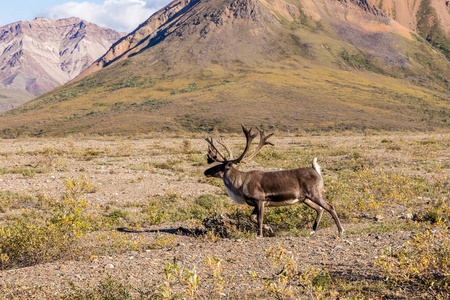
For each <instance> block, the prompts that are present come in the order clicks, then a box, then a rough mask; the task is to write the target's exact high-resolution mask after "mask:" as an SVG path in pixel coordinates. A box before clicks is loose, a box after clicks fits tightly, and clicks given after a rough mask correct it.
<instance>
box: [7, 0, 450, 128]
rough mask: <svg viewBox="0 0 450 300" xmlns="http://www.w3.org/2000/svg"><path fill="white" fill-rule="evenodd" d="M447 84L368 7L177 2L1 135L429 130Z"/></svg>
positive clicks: (439, 123)
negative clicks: (242, 127)
mask: <svg viewBox="0 0 450 300" xmlns="http://www.w3.org/2000/svg"><path fill="white" fill-rule="evenodd" d="M423 1H424V0H423ZM449 78H450V63H449V61H448V59H447V58H446V56H445V55H444V54H443V53H442V52H439V51H437V49H436V48H435V47H433V45H432V44H430V42H428V41H427V40H426V39H424V38H423V37H421V36H420V34H419V33H418V32H416V31H414V30H411V29H409V28H407V27H405V26H402V25H401V24H399V23H398V22H396V21H395V20H394V19H392V18H391V17H389V16H388V14H387V13H386V12H384V11H383V10H382V9H380V8H379V7H377V6H376V5H374V4H371V3H370V2H368V0H320V1H319V0H176V1H173V2H172V3H170V4H169V5H168V6H166V7H164V8H163V9H161V10H160V11H158V12H157V13H155V14H154V15H152V16H151V17H150V18H149V19H148V20H147V21H145V22H144V23H142V24H141V25H140V26H139V27H138V28H137V29H136V30H135V31H133V32H132V33H130V34H129V35H127V36H125V37H123V38H122V39H120V40H119V41H117V42H116V43H115V44H114V45H113V46H112V47H111V48H110V49H109V51H107V52H106V54H105V55H103V56H102V57H101V58H99V59H98V60H97V61H96V62H94V63H93V64H92V65H91V66H90V67H89V68H88V69H86V70H85V71H83V72H82V73H81V74H80V75H79V76H77V78H75V79H74V80H72V81H71V82H70V83H69V84H66V85H64V86H62V87H60V88H57V89H55V90H54V91H52V92H50V93H48V94H46V95H43V96H41V97H39V98H37V99H35V100H33V101H31V102H29V103H27V104H25V105H23V106H21V107H19V108H17V109H15V110H13V111H10V112H8V113H6V114H3V115H2V116H1V117H0V132H2V133H3V135H4V136H17V135H20V134H28V135H37V136H42V135H66V134H71V133H88V134H89V133H96V134H127V135H129V134H136V133H145V132H149V131H159V130H168V131H185V130H189V131H193V130H194V131H195V130H203V131H205V130H206V131H209V130H215V129H217V130H238V128H239V125H238V124H240V123H245V124H256V125H262V126H263V127H266V128H271V129H279V130H289V131H298V130H310V131H316V130H368V129H373V130H381V129H383V130H435V129H440V128H441V129H442V128H443V127H444V128H445V126H448V125H447V124H448V123H446V122H447V120H448V117H449V102H448V95H449V91H450V82H449Z"/></svg>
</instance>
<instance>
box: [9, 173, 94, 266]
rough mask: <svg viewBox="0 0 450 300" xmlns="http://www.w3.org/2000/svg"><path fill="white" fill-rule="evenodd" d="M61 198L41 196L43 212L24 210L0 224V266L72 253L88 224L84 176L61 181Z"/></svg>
mask: <svg viewBox="0 0 450 300" xmlns="http://www.w3.org/2000/svg"><path fill="white" fill-rule="evenodd" d="M65 185H66V191H65V192H64V193H63V196H62V197H61V200H58V201H55V200H52V199H48V198H47V197H45V196H42V197H40V198H39V201H41V202H44V203H41V205H42V206H45V207H48V208H50V211H51V213H50V214H46V215H39V214H36V213H33V214H29V215H27V214H24V216H22V217H20V218H17V219H14V220H13V221H12V224H7V225H4V226H2V227H0V267H1V269H7V268H11V267H21V266H29V265H33V264H37V263H40V262H43V261H48V260H53V259H58V258H60V257H63V256H65V255H69V254H71V253H73V245H74V243H75V242H76V241H77V240H78V239H79V238H80V237H81V236H82V235H83V234H84V232H86V231H87V230H88V229H90V228H91V220H90V219H89V217H88V214H87V212H86V207H87V202H86V201H85V200H84V199H83V197H82V194H83V193H85V192H86V191H88V190H92V185H91V184H90V183H88V182H87V181H86V179H85V178H82V179H81V180H77V179H72V180H68V181H66V182H65Z"/></svg>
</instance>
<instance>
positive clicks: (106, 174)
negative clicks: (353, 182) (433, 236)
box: [0, 135, 449, 299]
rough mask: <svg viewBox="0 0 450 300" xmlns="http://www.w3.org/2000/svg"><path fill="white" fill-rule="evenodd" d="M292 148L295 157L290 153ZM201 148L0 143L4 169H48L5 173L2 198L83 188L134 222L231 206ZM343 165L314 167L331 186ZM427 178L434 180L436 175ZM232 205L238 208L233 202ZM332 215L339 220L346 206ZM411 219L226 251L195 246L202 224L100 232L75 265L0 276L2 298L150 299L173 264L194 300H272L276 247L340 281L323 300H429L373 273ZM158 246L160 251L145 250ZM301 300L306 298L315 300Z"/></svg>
mask: <svg viewBox="0 0 450 300" xmlns="http://www.w3.org/2000/svg"><path fill="white" fill-rule="evenodd" d="M386 138H387V137H385V136H373V137H364V136H359V137H358V136H356V137H355V136H342V137H286V138H278V139H274V141H275V142H276V145H277V147H278V148H277V149H279V148H284V147H299V148H301V149H299V150H302V149H304V147H305V145H307V144H308V143H313V145H316V146H317V145H323V144H328V145H331V147H335V148H337V147H339V149H341V150H342V149H346V151H348V152H349V153H352V152H353V151H355V149H366V150H367V147H369V146H370V145H373V144H377V145H379V144H380V141H381V140H383V139H386ZM388 138H389V139H391V140H394V142H395V141H409V140H414V141H422V140H435V141H436V140H437V141H440V142H442V141H444V142H445V141H446V142H447V145H448V136H445V135H444V136H442V135H434V136H432V135H421V136H419V135H414V136H412V137H411V136H406V135H402V136H394V137H388ZM230 139H231V140H233V141H235V143H236V144H237V147H239V143H241V141H240V140H241V139H242V138H240V137H235V136H232V137H230ZM294 143H295V144H296V145H294V146H293V144H294ZM183 147H184V148H189V149H185V152H189V153H190V154H188V155H186V154H185V153H184V152H179V151H180V150H179V149H181V148H183ZM204 148H205V144H204V142H203V141H202V139H200V138H186V139H185V138H169V139H160V138H148V139H141V140H140V139H130V140H125V139H122V138H121V139H109V140H108V139H105V138H99V139H86V138H80V139H77V138H69V139H55V140H40V139H19V140H1V141H0V154H1V155H0V169H2V170H13V169H14V170H19V169H20V168H30V169H33V168H34V169H36V170H37V169H39V168H45V170H46V171H42V172H36V173H35V174H33V175H32V176H29V175H28V174H27V173H24V172H20V171H18V172H12V171H11V172H7V171H4V172H3V173H1V174H0V191H11V192H18V193H21V194H26V195H30V196H33V197H35V196H37V195H42V194H45V195H47V196H48V197H53V198H59V197H60V196H61V194H62V192H63V189H64V181H66V180H68V179H71V178H81V177H83V176H85V178H86V179H87V180H88V181H89V182H91V183H92V184H93V186H94V187H95V191H93V192H91V193H88V194H86V195H85V199H86V200H87V201H88V203H89V208H88V209H90V210H92V211H93V212H94V211H97V212H100V211H101V213H100V214H105V213H106V211H108V209H109V210H110V207H118V208H121V209H123V208H127V207H128V208H129V210H130V211H132V210H133V209H135V210H136V209H137V207H139V204H145V203H146V201H149V199H152V198H154V197H160V198H161V199H165V197H169V198H170V195H172V194H176V195H177V197H178V198H181V199H185V200H186V202H187V203H189V199H195V198H197V197H199V196H200V195H204V194H217V195H224V190H223V188H222V187H221V185H220V184H216V182H211V181H208V180H205V179H204V178H203V177H202V172H203V170H204V169H205V168H206V162H204V160H205V159H204V154H203V152H202V151H203V150H204ZM89 151H90V152H89ZM363 151H365V150H363ZM341 152H342V151H341ZM344 152H345V151H344ZM344 152H342V154H343V156H345V153H344ZM398 152H401V150H400V151H398ZM361 153H362V154H363V158H365V159H386V157H391V156H392V157H393V156H394V154H393V153H392V152H389V151H386V150H385V149H378V148H373V149H372V150H371V152H370V153H369V152H361ZM89 155H90V156H89ZM369 155H370V157H369ZM408 155H409V154H405V153H403V154H401V153H396V154H395V159H392V161H395V162H396V165H397V166H398V167H399V168H401V167H402V163H407V161H408ZM187 157H189V159H187ZM337 159H339V158H336V157H331V158H330V157H328V158H327V159H325V158H322V159H320V158H319V162H320V163H321V165H322V168H324V172H325V174H327V173H328V174H330V172H331V171H327V167H330V166H332V165H333V163H334V160H337ZM448 159H449V152H448V148H447V150H445V149H444V150H440V151H437V152H436V153H435V155H434V156H433V157H432V160H433V161H436V162H442V161H448ZM164 162H165V163H169V164H176V165H177V168H176V169H170V168H162V167H155V166H157V165H158V163H164ZM144 166H146V167H144ZM151 166H153V167H151ZM306 166H309V164H308V165H306ZM252 167H258V166H257V165H256V163H255V165H250V166H248V168H252ZM439 172H440V175H439V178H441V179H442V178H447V179H448V175H449V170H448V168H447V169H444V170H443V171H442V170H441V171H439ZM439 172H438V173H439ZM24 174H25V175H24ZM429 176H430V177H433V176H436V175H435V174H433V173H432V172H431V173H430V174H429ZM441 179H440V180H441ZM325 194H326V191H325ZM168 195H169V196H168ZM447 200H448V199H447ZM226 201H230V202H231V199H229V198H228V199H226ZM334 204H335V206H336V209H337V212H338V214H340V208H339V206H340V205H339V203H334ZM232 205H237V204H232ZM418 209H419V208H418ZM405 212H407V210H406V209H404V208H403V209H402V208H398V209H392V210H389V212H387V213H386V212H385V213H384V214H383V217H382V218H374V217H373V215H370V216H367V218H360V219H358V220H355V219H342V222H343V226H344V228H345V229H346V234H345V235H344V236H337V229H336V227H335V225H334V224H332V223H331V218H330V216H329V215H327V214H326V213H325V214H324V223H323V224H322V226H320V228H319V230H318V232H317V233H316V234H315V235H313V236H309V235H308V234H307V230H306V229H305V230H304V231H297V233H296V234H289V233H285V232H277V233H276V234H275V236H274V237H264V238H255V237H254V236H251V237H249V238H246V237H242V238H230V239H227V238H225V239H220V238H217V237H216V238H211V237H205V236H200V235H198V236H196V234H195V233H196V231H195V229H199V228H201V224H200V221H195V220H185V221H181V222H171V223H162V224H157V225H150V224H148V223H146V222H137V221H136V220H134V219H133V218H132V217H129V218H128V220H127V221H124V222H123V223H122V224H121V225H118V226H117V227H116V228H112V229H110V230H104V231H93V232H91V233H88V234H87V235H85V236H84V237H83V238H82V240H81V241H80V242H79V245H77V246H76V247H77V249H78V248H80V249H81V248H82V249H84V250H83V251H75V250H74V252H73V254H72V255H69V256H68V257H66V258H63V259H58V260H52V261H48V262H43V263H40V264H37V265H32V266H28V267H21V268H13V269H8V270H3V271H0V297H1V298H2V299H28V298H30V299H31V298H33V299H53V298H58V297H61V296H62V295H67V294H68V293H70V292H71V291H72V292H73V290H74V287H73V286H71V284H73V285H74V286H75V287H77V288H80V289H87V288H93V287H95V286H96V285H97V284H98V282H99V281H101V280H102V279H104V278H106V277H107V276H108V275H110V276H112V278H114V279H115V280H118V281H119V282H122V283H125V284H127V285H129V286H130V291H131V292H132V293H133V295H134V296H136V297H137V295H138V294H139V291H141V292H142V291H144V292H145V291H150V290H152V288H158V286H160V285H161V282H162V274H163V273H164V268H165V266H166V263H167V262H173V259H174V257H176V258H177V261H178V263H179V265H180V267H182V268H183V269H185V270H194V269H195V270H196V271H197V272H198V275H199V278H200V281H199V292H198V295H199V296H200V297H202V298H205V299H209V298H224V299H225V298H227V297H230V298H234V299H242V298H247V299H253V298H272V296H271V295H270V293H268V291H267V287H266V286H265V282H267V280H268V279H270V278H274V276H275V274H276V273H277V272H279V271H280V267H279V266H275V265H273V264H272V263H271V260H270V259H269V258H267V257H266V255H265V253H266V251H267V250H268V249H270V248H274V247H280V246H281V247H282V248H283V249H286V250H287V251H289V252H290V253H291V254H292V255H293V257H294V259H295V262H296V263H297V265H298V266H299V269H300V271H304V270H306V268H307V267H313V268H315V269H318V270H321V271H322V272H328V274H329V275H330V277H331V278H333V281H332V283H331V285H332V289H333V290H336V291H337V292H336V293H337V294H336V293H335V294H333V293H328V294H327V293H326V292H324V295H325V297H328V298H335V299H336V298H339V295H340V297H341V298H352V299H353V297H358V299H359V298H365V299H382V298H383V299H384V298H389V299H412V298H417V297H424V298H427V297H428V296H427V295H426V294H421V293H419V292H417V291H416V290H415V288H414V287H411V286H409V287H402V286H397V287H393V288H392V287H390V286H388V285H387V284H386V282H385V280H384V274H383V273H382V272H381V269H380V268H379V267H378V266H377V265H376V264H375V261H376V259H377V257H379V256H380V255H382V253H383V251H385V250H386V249H387V248H388V247H391V248H392V249H396V248H399V247H401V246H403V245H404V243H405V242H406V241H408V240H409V239H410V237H411V235H412V234H414V230H417V227H414V226H412V225H411V224H410V223H411V221H409V220H408V219H407V218H406V217H405ZM412 212H414V211H412ZM20 213H21V209H10V210H8V211H7V212H6V211H3V212H1V213H0V222H1V223H0V224H2V226H6V225H5V224H7V220H8V218H7V216H11V215H14V214H20ZM137 218H138V217H135V219H137ZM136 224H138V225H136ZM311 225H312V224H311ZM114 239H117V240H121V241H124V243H127V242H133V241H138V243H139V245H147V247H145V246H144V247H136V249H132V248H131V247H129V248H128V249H127V248H126V247H122V246H120V247H119V246H117V245H116V246H111V245H112V243H111V241H110V240H114ZM105 240H106V241H108V242H105ZM156 244H158V245H159V246H158V247H150V246H151V245H153V246H154V245H156ZM108 247H110V248H108ZM114 247H115V248H114ZM130 248H131V249H130ZM207 257H215V258H217V259H219V260H220V261H221V264H222V270H221V272H222V273H221V275H222V277H223V279H224V288H223V290H222V293H223V295H220V294H219V293H218V292H217V291H218V287H217V285H216V283H214V282H213V280H212V278H213V275H212V274H213V272H212V271H211V270H210V267H209V266H208V265H207V264H206V263H205V260H206V258H207ZM252 272H254V273H253V274H257V277H256V278H254V277H253V278H252V276H251V274H252ZM174 289H175V290H176V289H178V290H179V292H180V293H181V295H184V296H186V294H184V292H183V290H184V289H185V287H183V286H178V287H174ZM184 296H183V297H184ZM303 297H304V298H305V299H308V298H311V297H310V296H309V295H308V294H304V296H303Z"/></svg>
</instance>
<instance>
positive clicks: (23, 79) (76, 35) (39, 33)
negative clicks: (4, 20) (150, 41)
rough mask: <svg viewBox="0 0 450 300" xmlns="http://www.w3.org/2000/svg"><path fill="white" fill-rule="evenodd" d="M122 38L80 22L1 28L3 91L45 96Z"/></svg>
mask: <svg viewBox="0 0 450 300" xmlns="http://www.w3.org/2000/svg"><path fill="white" fill-rule="evenodd" d="M122 35H123V34H120V33H117V32H115V31H114V30H111V29H106V28H101V27H99V26H97V25H95V24H92V23H88V22H85V21H83V20H81V19H78V18H69V19H61V20H56V21H54V20H47V19H43V18H36V19H35V20H33V21H30V22H27V21H21V22H16V23H12V24H9V25H6V26H3V27H0V70H1V72H0V89H10V90H14V89H15V90H23V91H27V92H28V93H31V94H42V93H44V92H47V91H49V90H52V89H53V88H55V87H57V86H59V85H61V84H64V83H66V82H68V81H69V80H71V79H73V78H74V77H75V76H76V75H78V74H79V73H80V72H81V71H83V70H84V69H85V68H87V67H88V66H89V65H90V64H92V62H93V61H95V60H96V59H98V58H99V57H100V56H101V55H103V54H104V53H105V52H106V51H107V50H108V49H109V47H110V46H111V45H112V44H113V43H114V42H115V41H117V40H118V39H119V38H120V37H121V36H122Z"/></svg>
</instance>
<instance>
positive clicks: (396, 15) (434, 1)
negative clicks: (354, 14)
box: [367, 0, 450, 34]
mask: <svg viewBox="0 0 450 300" xmlns="http://www.w3.org/2000/svg"><path fill="white" fill-rule="evenodd" d="M367 1H369V2H370V3H371V4H373V5H374V6H376V7H377V8H378V9H380V10H382V11H383V12H385V13H386V14H387V15H388V16H389V17H391V18H392V19H394V20H395V21H397V22H398V23H399V24H401V25H402V26H404V27H406V28H408V29H410V30H412V31H415V32H418V31H419V30H420V28H419V26H420V22H421V20H423V19H427V20H428V21H429V22H439V23H440V26H441V27H442V29H443V31H444V32H446V33H447V34H448V33H449V32H450V1H449V0H367Z"/></svg>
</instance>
